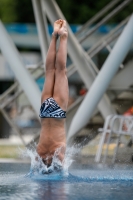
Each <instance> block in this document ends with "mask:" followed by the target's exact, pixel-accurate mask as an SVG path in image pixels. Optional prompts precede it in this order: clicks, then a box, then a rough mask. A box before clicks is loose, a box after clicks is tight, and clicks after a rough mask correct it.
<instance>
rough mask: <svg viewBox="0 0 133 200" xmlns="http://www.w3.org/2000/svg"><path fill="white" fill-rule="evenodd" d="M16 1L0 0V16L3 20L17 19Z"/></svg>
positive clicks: (6, 21) (8, 21)
mask: <svg viewBox="0 0 133 200" xmlns="http://www.w3.org/2000/svg"><path fill="white" fill-rule="evenodd" d="M16 2H17V0H0V18H1V19H2V21H3V22H5V23H10V22H15V21H16V20H17V18H18V16H17V12H16Z"/></svg>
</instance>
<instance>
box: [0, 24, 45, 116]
mask: <svg viewBox="0 0 133 200" xmlns="http://www.w3.org/2000/svg"><path fill="white" fill-rule="evenodd" d="M0 48H1V51H2V53H3V54H4V56H5V58H6V60H7V61H8V63H9V64H10V67H11V68H12V70H13V72H14V74H15V76H16V78H17V80H18V82H19V83H20V85H21V87H22V89H23V90H24V91H25V94H26V95H27V97H28V99H29V101H30V103H31V105H32V106H33V108H34V110H35V112H36V114H37V116H38V113H39V109H40V99H41V92H40V90H39V88H38V86H37V84H36V83H35V81H34V80H33V78H32V77H31V75H30V73H29V72H28V71H27V70H26V69H25V67H24V65H23V63H22V61H21V58H20V56H19V53H18V51H17V49H16V47H15V45H14V43H13V42H12V40H11V38H10V37H9V35H8V33H7V32H6V30H5V28H4V26H3V24H2V22H1V21H0Z"/></svg>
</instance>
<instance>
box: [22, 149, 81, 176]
mask: <svg viewBox="0 0 133 200" xmlns="http://www.w3.org/2000/svg"><path fill="white" fill-rule="evenodd" d="M79 150H80V149H79V148H76V147H67V148H66V153H65V157H64V161H63V163H61V161H60V160H59V159H58V154H59V151H60V148H59V149H57V150H56V152H55V153H54V156H53V160H52V163H51V166H50V167H47V166H46V165H45V164H44V163H43V161H42V158H41V157H40V156H39V155H38V153H37V152H36V149H35V148H32V149H28V148H26V149H25V150H21V149H20V151H21V153H20V154H21V156H23V157H29V158H30V159H31V167H30V172H29V174H28V176H32V175H37V174H49V173H52V172H61V173H62V175H63V176H65V177H66V176H68V174H69V173H68V169H69V167H70V166H71V164H72V162H73V161H74V160H73V158H72V157H73V156H75V155H76V154H78V152H79Z"/></svg>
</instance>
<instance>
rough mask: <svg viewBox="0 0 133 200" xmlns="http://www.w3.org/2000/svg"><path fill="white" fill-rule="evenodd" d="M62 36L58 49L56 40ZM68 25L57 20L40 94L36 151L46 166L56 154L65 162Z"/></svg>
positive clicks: (63, 21)
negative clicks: (39, 125)
mask: <svg viewBox="0 0 133 200" xmlns="http://www.w3.org/2000/svg"><path fill="white" fill-rule="evenodd" d="M58 37H59V38H60V42H59V48H58V51H56V42H57V39H58ZM67 38H68V32H67V25H66V21H65V20H61V19H59V20H57V21H55V23H54V32H53V34H52V38H51V43H50V46H49V49H48V53H47V57H46V65H45V66H46V73H45V84H44V88H43V91H42V97H41V108H40V115H39V116H40V118H41V132H40V138H39V143H38V145H37V149H36V150H37V153H38V154H39V156H40V157H41V158H42V160H43V162H44V164H45V165H47V167H49V166H50V165H51V163H52V160H53V156H54V154H55V152H56V151H57V150H58V153H57V157H58V159H59V160H60V162H61V163H63V160H64V156H65V149H66V135H65V118H66V110H67V105H68V98H69V90H68V79H67V76H66V60H67Z"/></svg>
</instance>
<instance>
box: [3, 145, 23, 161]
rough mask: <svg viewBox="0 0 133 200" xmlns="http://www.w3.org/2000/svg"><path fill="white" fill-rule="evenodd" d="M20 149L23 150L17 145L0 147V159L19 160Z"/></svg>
mask: <svg viewBox="0 0 133 200" xmlns="http://www.w3.org/2000/svg"><path fill="white" fill-rule="evenodd" d="M19 148H20V149H24V146H19V147H18V146H17V145H1V146H0V158H14V159H17V158H19V154H20V150H19Z"/></svg>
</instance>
